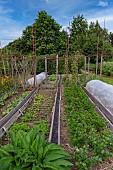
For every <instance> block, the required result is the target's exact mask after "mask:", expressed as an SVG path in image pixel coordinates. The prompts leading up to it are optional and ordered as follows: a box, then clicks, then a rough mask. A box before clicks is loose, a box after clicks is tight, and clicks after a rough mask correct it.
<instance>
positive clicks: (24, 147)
mask: <svg viewBox="0 0 113 170" xmlns="http://www.w3.org/2000/svg"><path fill="white" fill-rule="evenodd" d="M68 159H70V155H69V154H68V153H66V152H65V151H64V150H63V148H61V146H59V145H56V144H53V143H49V142H47V141H46V140H44V136H43V134H42V133H37V130H36V129H32V130H31V131H29V132H28V133H26V132H23V131H18V132H17V133H14V132H12V133H11V144H8V145H6V146H3V147H2V148H0V167H2V170H13V169H15V170H20V169H21V170H25V169H26V170H44V169H45V170H49V169H50V170H52V169H53V170H63V169H64V170H69V169H70V166H72V163H70V162H69V161H68Z"/></svg>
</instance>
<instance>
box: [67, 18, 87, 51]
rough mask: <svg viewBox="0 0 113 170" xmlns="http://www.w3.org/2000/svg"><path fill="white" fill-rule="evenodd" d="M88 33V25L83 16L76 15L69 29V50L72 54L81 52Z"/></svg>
mask: <svg viewBox="0 0 113 170" xmlns="http://www.w3.org/2000/svg"><path fill="white" fill-rule="evenodd" d="M87 31H88V23H87V21H86V19H85V18H84V17H83V15H77V17H74V18H73V22H72V28H71V34H70V35H71V50H72V51H73V52H76V51H81V52H83V47H84V44H85V42H86V36H87Z"/></svg>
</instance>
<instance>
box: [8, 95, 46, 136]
mask: <svg viewBox="0 0 113 170" xmlns="http://www.w3.org/2000/svg"><path fill="white" fill-rule="evenodd" d="M43 100H44V95H40V94H37V95H36V96H35V98H34V100H33V103H32V106H31V107H29V108H28V109H27V110H26V111H25V112H24V115H23V116H22V117H21V120H20V122H19V123H14V124H13V126H12V127H11V129H10V132H12V131H13V132H18V131H19V130H23V131H25V132H28V131H29V130H30V129H31V127H30V126H32V127H35V128H36V129H37V132H38V131H42V132H43V133H44V134H45V135H48V133H49V129H48V124H47V121H46V120H40V121H35V119H36V117H37V116H38V112H39V107H40V106H41V104H42V101H43Z"/></svg>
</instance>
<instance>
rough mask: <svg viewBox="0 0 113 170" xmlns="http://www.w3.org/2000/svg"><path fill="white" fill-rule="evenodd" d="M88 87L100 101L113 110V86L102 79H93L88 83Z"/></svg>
mask: <svg viewBox="0 0 113 170" xmlns="http://www.w3.org/2000/svg"><path fill="white" fill-rule="evenodd" d="M86 89H87V90H88V91H89V92H90V93H92V95H93V96H94V97H96V98H97V99H98V100H100V102H101V103H102V104H103V105H104V106H105V107H106V108H108V109H109V110H110V111H111V112H113V86H112V85H109V84H107V83H104V82H102V81H100V80H91V81H89V82H88V83H87V84H86Z"/></svg>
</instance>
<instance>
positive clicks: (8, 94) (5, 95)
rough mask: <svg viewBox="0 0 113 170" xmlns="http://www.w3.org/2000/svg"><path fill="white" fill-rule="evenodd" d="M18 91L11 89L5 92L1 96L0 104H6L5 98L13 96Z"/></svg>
mask: <svg viewBox="0 0 113 170" xmlns="http://www.w3.org/2000/svg"><path fill="white" fill-rule="evenodd" d="M17 93H18V91H16V90H14V91H10V92H9V93H5V94H4V95H3V96H2V97H1V98H0V105H2V106H3V105H5V100H6V99H7V98H9V97H12V96H13V95H15V94H17Z"/></svg>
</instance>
